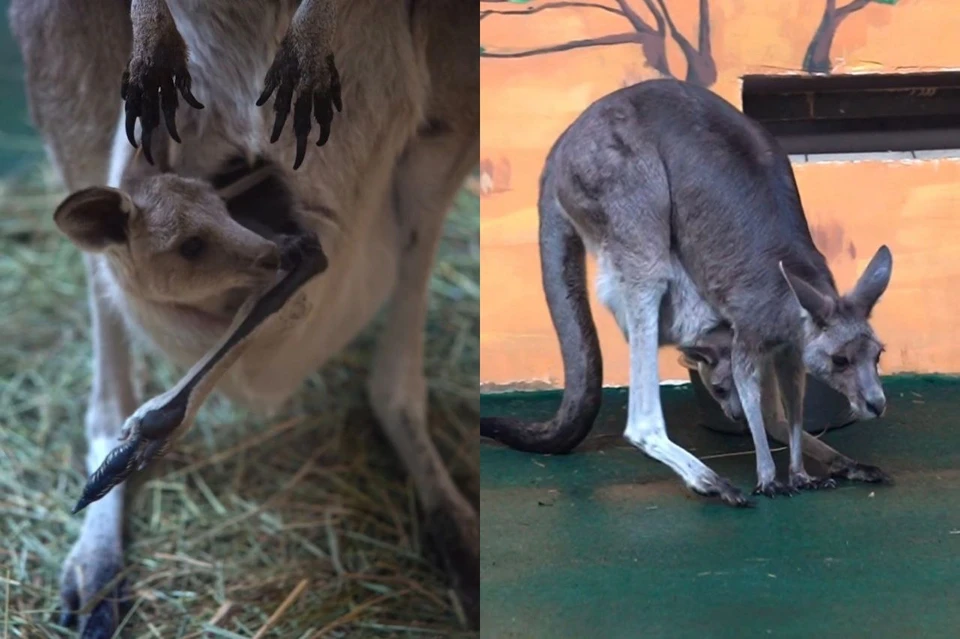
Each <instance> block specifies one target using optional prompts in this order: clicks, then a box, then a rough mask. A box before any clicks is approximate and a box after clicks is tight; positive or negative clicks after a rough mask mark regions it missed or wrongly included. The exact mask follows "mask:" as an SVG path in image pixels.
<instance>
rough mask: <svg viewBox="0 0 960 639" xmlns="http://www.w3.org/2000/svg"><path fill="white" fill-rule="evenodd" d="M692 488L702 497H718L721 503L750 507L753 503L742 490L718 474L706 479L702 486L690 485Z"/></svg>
mask: <svg viewBox="0 0 960 639" xmlns="http://www.w3.org/2000/svg"><path fill="white" fill-rule="evenodd" d="M692 490H693V492H695V493H697V494H698V495H703V496H704V497H713V496H716V497H719V498H720V499H721V500H722V501H723V503H725V504H728V505H730V506H736V507H738V508H751V507H753V506H754V505H755V504H754V502H753V501H752V500H751V499H749V498H748V497H747V496H746V495H744V494H743V491H742V490H740V489H739V488H737V487H736V486H734V485H733V484H731V483H730V481H729V480H727V479H725V478H723V477H720V476H719V475H715V476H714V477H712V478H710V479H708V480H707V481H706V482H704V486H702V487H692Z"/></svg>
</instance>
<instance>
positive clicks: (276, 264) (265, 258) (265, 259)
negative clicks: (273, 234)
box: [253, 247, 280, 271]
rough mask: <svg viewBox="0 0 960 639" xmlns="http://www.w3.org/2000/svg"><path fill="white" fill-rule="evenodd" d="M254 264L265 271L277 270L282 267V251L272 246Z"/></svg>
mask: <svg viewBox="0 0 960 639" xmlns="http://www.w3.org/2000/svg"><path fill="white" fill-rule="evenodd" d="M253 265H254V266H255V267H256V268H258V269H263V270H265V271H276V270H277V269H279V268H280V251H279V250H278V249H277V248H276V247H271V248H270V249H268V250H267V251H265V252H264V253H263V254H261V255H260V257H258V258H257V259H256V260H254V262H253Z"/></svg>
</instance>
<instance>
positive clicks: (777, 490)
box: [753, 479, 800, 499]
mask: <svg viewBox="0 0 960 639" xmlns="http://www.w3.org/2000/svg"><path fill="white" fill-rule="evenodd" d="M753 494H754V495H764V496H766V497H769V498H771V499H774V498H776V496H777V495H786V496H787V497H793V496H794V495H799V494H800V491H799V490H797V489H796V488H794V487H792V486H790V485H788V484H784V483H782V482H779V481H777V480H776V479H772V480H770V481H768V482H766V483H763V482H761V483H759V484H757V487H756V488H754V489H753Z"/></svg>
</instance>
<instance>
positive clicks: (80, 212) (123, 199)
mask: <svg viewBox="0 0 960 639" xmlns="http://www.w3.org/2000/svg"><path fill="white" fill-rule="evenodd" d="M133 210H134V205H133V200H131V199H130V196H128V195H127V194H126V193H123V192H122V191H119V190H117V189H111V188H107V187H105V186H94V187H90V188H87V189H83V190H80V191H77V192H76V193H73V194H72V195H70V196H69V197H67V199H65V200H64V201H63V202H61V203H60V206H58V207H57V210H56V212H55V213H54V214H53V220H54V222H55V223H56V225H57V228H59V229H60V231H61V232H63V234H64V235H66V236H67V237H68V238H69V239H70V241H71V242H73V243H74V244H75V245H76V246H77V248H79V249H80V250H82V251H88V252H91V253H96V252H99V251H102V250H104V249H105V248H107V247H108V246H110V245H111V244H119V243H122V242H125V241H126V239H127V221H128V220H129V218H130V215H131V213H133Z"/></svg>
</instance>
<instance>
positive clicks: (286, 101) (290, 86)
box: [257, 26, 343, 171]
mask: <svg viewBox="0 0 960 639" xmlns="http://www.w3.org/2000/svg"><path fill="white" fill-rule="evenodd" d="M274 91H276V92H277V97H276V99H275V100H274V102H273V110H274V111H275V112H276V120H275V121H274V124H273V133H271V135H270V142H271V144H272V143H274V142H276V141H277V140H279V139H280V133H281V132H282V131H283V125H284V123H286V121H287V115H288V114H289V113H290V105H291V103H292V102H293V94H294V93H296V94H297V101H296V103H295V104H294V106H293V132H294V135H295V136H296V138H297V155H296V158H295V159H294V161H293V170H294V171H296V170H297V169H298V168H300V165H301V164H302V163H303V158H304V156H305V155H306V152H307V136H308V135H309V134H310V128H311V123H310V116H311V112H312V114H313V116H314V117H315V118H316V120H317V124H319V125H320V137H319V139H318V140H317V146H323V145H324V144H326V143H327V140H328V139H329V138H330V124H331V122H332V121H333V109H334V108H336V109H337V112H338V113H339V112H341V111H343V102H342V100H341V97H340V74H339V73H338V72H337V66H336V64H335V63H334V60H333V54H332V53H328V54H327V55H323V52H322V51H317V50H316V47H315V46H314V45H313V41H312V39H311V38H307V37H304V36H303V34H300V33H299V31H298V30H297V27H296V26H293V27H291V31H290V32H289V33H287V35H286V36H284V38H283V41H282V42H281V43H280V49H279V50H278V51H277V56H276V58H274V60H273V64H272V65H270V69H269V70H268V71H267V75H266V78H265V79H264V88H263V93H261V94H260V97H259V99H257V106H263V105H264V104H266V102H267V100H268V99H269V98H270V96H271V95H272V94H273V92H274Z"/></svg>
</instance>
